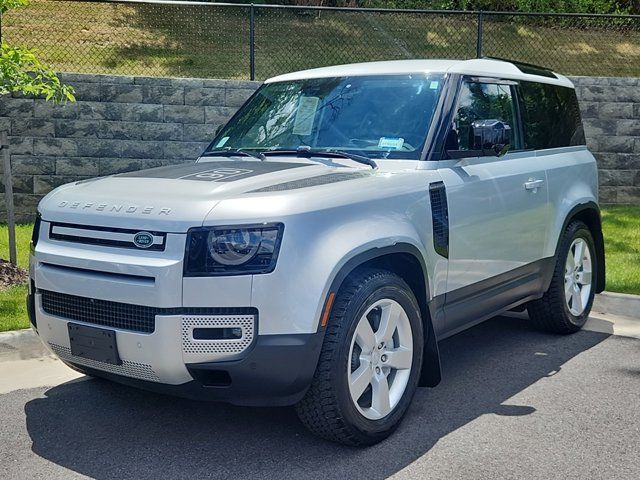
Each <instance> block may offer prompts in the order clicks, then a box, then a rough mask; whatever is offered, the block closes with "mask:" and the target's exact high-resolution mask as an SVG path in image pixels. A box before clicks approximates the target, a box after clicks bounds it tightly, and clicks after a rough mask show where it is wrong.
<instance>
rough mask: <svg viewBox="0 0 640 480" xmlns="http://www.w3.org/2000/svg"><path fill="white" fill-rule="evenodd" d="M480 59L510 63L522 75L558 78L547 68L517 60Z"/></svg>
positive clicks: (499, 58)
mask: <svg viewBox="0 0 640 480" xmlns="http://www.w3.org/2000/svg"><path fill="white" fill-rule="evenodd" d="M482 58H486V59H488V60H500V61H503V62H509V63H512V64H513V65H514V66H515V67H516V68H517V69H518V70H520V71H521V72H522V73H528V74H529V75H539V76H541V77H547V78H558V76H557V75H556V74H555V73H553V71H552V70H551V69H549V68H547V67H541V66H540V65H534V64H532V63H525V62H520V61H518V60H511V59H510V58H501V57H486V56H485V57H482Z"/></svg>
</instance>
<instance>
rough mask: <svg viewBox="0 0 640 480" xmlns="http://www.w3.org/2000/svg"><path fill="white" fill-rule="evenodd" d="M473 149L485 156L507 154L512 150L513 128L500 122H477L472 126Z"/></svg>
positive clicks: (492, 120)
mask: <svg viewBox="0 0 640 480" xmlns="http://www.w3.org/2000/svg"><path fill="white" fill-rule="evenodd" d="M471 128H472V130H473V149H474V150H478V151H481V152H482V154H483V155H484V156H498V157H501V156H502V155H504V154H506V153H507V152H508V151H509V148H511V131H512V130H511V126H510V125H509V124H508V123H505V122H502V121H500V120H495V119H491V120H476V121H475V122H473V123H472V124H471Z"/></svg>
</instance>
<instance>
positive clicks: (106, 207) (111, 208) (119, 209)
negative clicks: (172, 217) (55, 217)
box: [58, 200, 171, 215]
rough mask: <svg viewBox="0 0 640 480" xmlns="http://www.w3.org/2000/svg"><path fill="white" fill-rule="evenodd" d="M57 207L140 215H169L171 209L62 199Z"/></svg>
mask: <svg viewBox="0 0 640 480" xmlns="http://www.w3.org/2000/svg"><path fill="white" fill-rule="evenodd" d="M58 208H71V209H76V210H91V211H94V212H113V213H140V214H142V215H151V214H156V215H169V214H170V213H171V209H170V208H168V207H161V208H158V207H151V206H145V207H140V206H138V205H122V204H120V205H118V204H108V203H97V202H68V201H66V200H63V201H61V202H59V203H58Z"/></svg>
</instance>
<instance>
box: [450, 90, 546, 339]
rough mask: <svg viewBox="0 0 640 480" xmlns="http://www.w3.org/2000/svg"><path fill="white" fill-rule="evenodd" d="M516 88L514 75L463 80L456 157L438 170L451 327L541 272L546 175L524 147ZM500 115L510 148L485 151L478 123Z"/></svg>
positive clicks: (500, 302)
mask: <svg viewBox="0 0 640 480" xmlns="http://www.w3.org/2000/svg"><path fill="white" fill-rule="evenodd" d="M515 92H516V90H515V86H514V85H513V82H509V83H499V81H496V83H492V82H489V81H487V80H486V79H482V80H472V79H469V80H466V81H464V82H463V84H462V85H461V89H460V92H459V95H458V100H457V107H456V113H455V115H454V118H453V122H452V125H451V127H450V131H449V134H448V135H447V141H446V146H445V149H446V150H447V156H448V157H449V160H443V161H442V167H441V168H439V172H440V174H441V176H442V180H443V182H444V185H445V188H446V194H447V200H448V208H449V226H450V238H449V242H450V243H449V268H448V278H447V293H446V307H445V322H446V330H447V331H448V332H450V333H453V332H455V331H457V330H460V329H462V328H464V327H465V326H468V325H469V324H471V323H474V322H475V321H480V320H481V319H482V312H492V311H495V310H498V309H500V308H503V307H504V306H507V305H509V304H510V303H512V302H513V301H514V299H513V298H512V297H513V296H514V295H515V296H518V295H520V294H521V293H525V291H526V289H527V288H531V287H532V284H531V282H534V283H535V281H536V280H537V277H539V275H538V272H536V271H535V270H536V269H537V263H536V262H537V261H538V260H540V259H541V258H542V256H543V248H544V245H545V239H546V235H547V219H548V215H547V208H548V201H547V188H546V184H545V183H546V177H545V170H544V169H542V168H538V166H537V164H536V158H535V153H534V152H526V151H523V150H522V133H521V125H520V118H519V114H518V108H517V102H516V93H515ZM494 120H498V121H499V122H501V123H502V124H504V126H505V128H506V129H509V128H510V130H511V147H510V149H509V151H508V152H507V153H506V154H503V155H501V156H498V155H491V156H484V155H486V153H487V152H486V151H482V150H481V151H478V149H477V147H478V145H477V138H478V137H477V130H474V122H475V124H476V125H478V124H480V122H482V121H494ZM486 123H491V122H485V124H486ZM474 135H475V138H474ZM501 153H502V152H501ZM518 288H520V291H518V290H517V289H518ZM520 298H522V297H520ZM516 300H517V299H516ZM476 312H480V313H476Z"/></svg>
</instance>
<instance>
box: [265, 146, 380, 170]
mask: <svg viewBox="0 0 640 480" xmlns="http://www.w3.org/2000/svg"><path fill="white" fill-rule="evenodd" d="M261 153H262V155H263V156H265V157H266V156H268V155H295V156H297V157H305V158H311V157H333V158H348V159H349V160H353V161H354V162H358V163H362V164H364V165H369V166H370V167H371V168H373V169H376V168H378V164H377V163H376V162H375V161H373V160H372V159H371V158H369V157H365V156H364V155H356V154H355V153H349V152H344V151H342V150H333V149H328V150H322V149H314V148H311V147H307V146H304V145H303V146H300V147H298V148H297V149H295V150H265V151H263V152H261Z"/></svg>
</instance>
